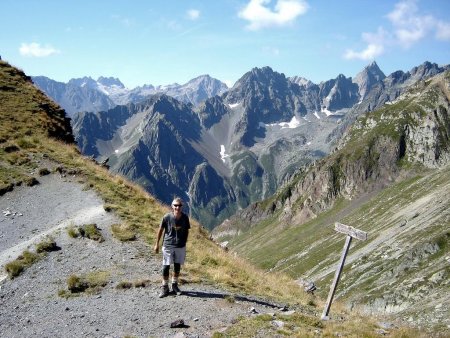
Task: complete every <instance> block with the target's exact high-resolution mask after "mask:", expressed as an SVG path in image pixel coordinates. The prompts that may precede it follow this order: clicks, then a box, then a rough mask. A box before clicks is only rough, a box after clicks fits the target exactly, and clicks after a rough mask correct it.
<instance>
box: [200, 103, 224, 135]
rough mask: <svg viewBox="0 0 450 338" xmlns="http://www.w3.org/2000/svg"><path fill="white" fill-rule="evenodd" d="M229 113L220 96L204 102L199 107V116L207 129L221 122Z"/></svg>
mask: <svg viewBox="0 0 450 338" xmlns="http://www.w3.org/2000/svg"><path fill="white" fill-rule="evenodd" d="M227 112H228V111H227V108H226V106H225V105H224V103H223V101H222V98H221V97H219V96H214V97H212V98H210V99H208V100H206V101H204V102H203V103H201V104H200V106H199V107H198V116H199V118H200V121H201V123H202V125H203V126H204V127H205V128H210V127H211V126H212V125H213V124H215V123H217V122H219V121H220V119H221V117H222V116H223V115H225V114H226V113H227Z"/></svg>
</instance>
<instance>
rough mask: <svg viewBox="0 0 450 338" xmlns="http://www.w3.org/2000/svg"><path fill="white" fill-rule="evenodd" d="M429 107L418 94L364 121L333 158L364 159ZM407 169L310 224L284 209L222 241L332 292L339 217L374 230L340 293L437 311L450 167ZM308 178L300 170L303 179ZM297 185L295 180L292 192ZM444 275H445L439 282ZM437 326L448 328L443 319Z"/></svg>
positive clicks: (444, 288) (356, 247)
mask: <svg viewBox="0 0 450 338" xmlns="http://www.w3.org/2000/svg"><path fill="white" fill-rule="evenodd" d="M429 93H433V91H430V92H427V95H430V94H429ZM431 98H432V97H431ZM422 100H423V98H422ZM431 101H432V100H431V99H430V100H429V101H427V102H431ZM424 106H425V104H424V102H421V105H420V106H419V105H417V104H416V103H415V102H414V99H413V98H407V99H406V100H404V101H400V102H398V103H396V104H394V105H392V106H387V107H385V108H382V109H381V110H379V111H376V112H373V113H371V114H369V116H368V117H367V118H362V119H361V120H360V122H359V123H360V126H362V128H361V127H360V128H359V129H354V130H353V132H352V133H351V134H350V136H349V140H348V141H347V146H346V147H344V148H342V149H341V150H340V151H338V152H337V153H335V154H333V155H332V156H331V157H330V158H329V159H328V161H332V160H333V159H334V158H337V157H341V158H347V159H352V158H354V159H356V158H359V157H360V156H362V155H363V154H364V149H365V148H366V145H367V144H370V143H371V142H373V140H374V139H376V138H378V137H380V136H381V135H383V136H384V137H390V138H392V139H394V140H398V139H399V130H403V128H404V126H405V125H406V124H410V123H414V122H412V121H411V118H410V114H420V115H424V114H426V113H425V111H424V108H423V107H424ZM433 107H435V106H433V105H431V106H430V107H427V108H429V109H434V108H433ZM369 120H371V121H376V125H377V127H376V128H373V129H370V128H368V129H366V130H368V131H364V126H365V125H366V124H369V122H368V121H369ZM393 121H395V123H393ZM396 125H397V127H396ZM399 126H400V127H399ZM325 161H327V159H325ZM399 168H400V169H401V170H402V171H403V172H404V174H406V175H403V174H402V175H403V176H402V175H400V176H399V177H398V179H397V181H396V183H394V184H392V185H391V186H390V187H389V188H387V189H385V190H383V191H381V192H378V193H376V192H372V193H371V194H369V195H367V194H366V195H360V196H359V197H357V198H354V199H352V201H349V200H345V199H343V198H340V199H338V200H337V201H336V202H335V203H334V206H333V208H332V209H330V210H328V211H326V212H323V213H320V214H319V215H318V217H317V218H314V219H312V220H310V221H308V222H306V223H302V224H296V223H294V224H286V223H285V222H283V221H280V217H279V216H280V213H279V212H278V213H275V214H273V215H272V216H271V217H270V218H266V219H265V220H263V221H261V222H259V223H256V224H253V225H251V226H249V225H248V224H247V225H246V226H244V227H241V233H240V235H239V236H235V237H233V236H231V235H230V236H227V237H223V238H221V240H229V241H230V246H231V247H232V248H233V250H234V251H236V252H237V253H239V254H240V255H242V256H244V257H247V258H248V259H249V260H250V261H251V262H253V263H254V264H256V265H258V266H260V267H262V268H264V269H268V270H272V271H282V272H285V273H288V274H289V275H291V276H292V277H294V278H305V279H309V280H314V281H315V282H316V284H318V287H319V294H320V295H322V296H324V297H325V296H326V294H327V292H328V288H329V285H330V282H331V279H332V277H333V276H334V270H335V268H336V264H337V262H338V259H339V258H340V254H341V251H342V248H343V244H344V240H345V236H344V235H342V234H339V233H336V232H335V231H334V226H333V224H334V222H336V221H340V222H342V223H345V224H348V225H351V226H354V227H356V228H358V229H361V230H364V231H367V232H368V233H369V239H368V241H366V242H360V241H356V240H354V241H353V243H352V246H351V250H350V256H349V257H348V258H347V262H346V268H345V270H344V275H343V279H342V281H341V284H340V287H339V290H338V292H339V294H338V295H345V299H346V300H347V301H349V302H352V301H354V300H356V303H360V304H361V303H362V304H366V306H365V307H364V309H365V310H368V311H370V310H371V308H370V306H372V305H373V303H374V301H375V300H382V301H383V302H384V301H386V302H387V304H388V307H389V306H390V307H391V311H393V312H396V311H403V310H405V308H404V307H405V306H406V307H408V306H410V307H411V308H410V310H406V311H403V313H402V315H403V316H404V317H407V316H412V317H413V318H415V317H416V316H417V315H419V314H420V312H422V311H424V310H425V309H426V310H427V311H430V312H432V311H433V310H434V306H435V305H438V303H439V299H438V298H441V299H440V302H443V303H444V304H445V302H447V303H448V301H449V297H448V296H444V297H443V298H442V295H446V294H448V285H447V284H446V283H445V280H446V279H448V276H449V275H450V271H449V268H448V254H449V245H448V241H449V239H450V233H449V225H450V212H449V210H450V200H449V199H448V192H449V191H450V183H449V182H450V167H449V165H447V166H445V167H443V168H441V169H434V170H429V169H424V168H421V167H417V166H415V165H412V164H411V163H409V162H407V161H406V160H405V159H403V160H402V161H401V163H399ZM301 178H302V175H299V176H298V177H297V178H296V182H297V181H298V180H299V179H301ZM296 182H294V183H292V184H291V189H292V190H293V189H295V188H294V187H295V185H296ZM287 191H290V190H289V187H285V188H284V190H283V191H280V192H279V193H278V194H277V196H274V197H272V198H271V199H269V200H267V201H262V202H261V203H260V205H261V206H262V208H264V206H267V205H271V204H272V203H277V201H284V200H285V199H286V197H285V195H286V194H287ZM300 202H301V200H300ZM243 223H244V224H245V221H244V222H243ZM231 229H232V228H231ZM433 276H434V277H433ZM439 276H443V278H441V279H440V280H439V281H438V282H436V279H439ZM435 298H436V299H435ZM421 299H423V301H422V300H421ZM397 303H398V304H397ZM402 303H403V304H402ZM383 304H385V303H383ZM412 304H415V305H419V304H420V306H419V307H417V306H414V305H412ZM419 309H420V310H419ZM447 313H448V310H447ZM435 329H437V330H446V327H445V326H444V327H441V326H440V325H439V324H437V325H435Z"/></svg>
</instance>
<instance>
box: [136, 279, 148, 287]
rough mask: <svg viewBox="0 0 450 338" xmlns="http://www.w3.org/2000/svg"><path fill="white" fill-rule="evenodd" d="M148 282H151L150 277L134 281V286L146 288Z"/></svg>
mask: <svg viewBox="0 0 450 338" xmlns="http://www.w3.org/2000/svg"><path fill="white" fill-rule="evenodd" d="M148 283H150V281H149V280H148V279H139V280H137V281H135V282H134V287H135V288H145V287H146V286H147V284H148Z"/></svg>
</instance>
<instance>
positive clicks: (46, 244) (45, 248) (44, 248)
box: [36, 238, 61, 253]
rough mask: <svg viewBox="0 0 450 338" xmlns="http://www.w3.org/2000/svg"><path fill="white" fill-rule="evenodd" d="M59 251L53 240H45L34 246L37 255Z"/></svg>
mask: <svg viewBox="0 0 450 338" xmlns="http://www.w3.org/2000/svg"><path fill="white" fill-rule="evenodd" d="M60 249H61V248H60V247H59V246H57V245H56V242H55V240H54V239H53V238H47V239H46V240H45V241H43V242H41V243H39V244H37V245H36V252H37V253H42V252H51V251H58V250H60Z"/></svg>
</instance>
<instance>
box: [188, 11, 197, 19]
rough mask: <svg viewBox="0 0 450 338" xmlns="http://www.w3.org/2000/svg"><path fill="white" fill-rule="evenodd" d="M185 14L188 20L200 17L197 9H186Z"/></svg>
mask: <svg viewBox="0 0 450 338" xmlns="http://www.w3.org/2000/svg"><path fill="white" fill-rule="evenodd" d="M187 16H188V18H189V19H190V20H197V19H198V18H199V17H200V11H199V10H197V9H190V10H188V11H187Z"/></svg>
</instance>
